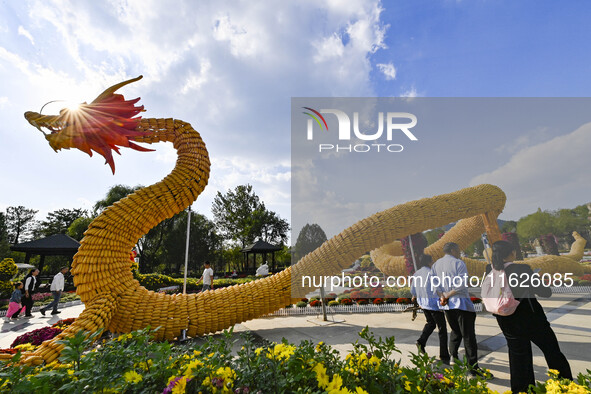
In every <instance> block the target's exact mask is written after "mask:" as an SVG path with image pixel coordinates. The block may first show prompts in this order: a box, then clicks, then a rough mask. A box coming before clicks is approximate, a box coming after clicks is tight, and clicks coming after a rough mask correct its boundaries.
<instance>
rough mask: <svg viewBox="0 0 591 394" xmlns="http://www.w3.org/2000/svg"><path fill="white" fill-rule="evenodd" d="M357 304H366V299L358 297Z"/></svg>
mask: <svg viewBox="0 0 591 394" xmlns="http://www.w3.org/2000/svg"><path fill="white" fill-rule="evenodd" d="M357 305H367V300H366V299H365V298H360V299H358V300H357Z"/></svg>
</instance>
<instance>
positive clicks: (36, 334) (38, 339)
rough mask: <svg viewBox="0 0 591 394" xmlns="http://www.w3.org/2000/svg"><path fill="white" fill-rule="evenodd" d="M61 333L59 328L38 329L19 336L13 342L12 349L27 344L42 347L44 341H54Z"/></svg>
mask: <svg viewBox="0 0 591 394" xmlns="http://www.w3.org/2000/svg"><path fill="white" fill-rule="evenodd" d="M60 332H62V329H61V328H57V327H43V328H38V329H36V330H33V331H30V332H27V333H25V334H23V335H21V336H18V337H17V338H16V339H15V340H14V342H12V344H11V345H10V347H15V346H17V345H22V344H26V343H30V344H32V345H35V346H39V345H41V343H42V342H43V341H47V340H49V339H52V338H53V337H55V336H56V335H57V334H59V333H60Z"/></svg>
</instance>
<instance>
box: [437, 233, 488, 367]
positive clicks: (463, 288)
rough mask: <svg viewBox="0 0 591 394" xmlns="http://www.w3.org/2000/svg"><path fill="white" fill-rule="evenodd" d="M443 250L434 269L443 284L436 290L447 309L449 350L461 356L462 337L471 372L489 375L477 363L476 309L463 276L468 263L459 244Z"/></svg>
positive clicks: (448, 245)
mask: <svg viewBox="0 0 591 394" xmlns="http://www.w3.org/2000/svg"><path fill="white" fill-rule="evenodd" d="M443 252H444V253H445V256H443V257H442V258H440V259H439V260H437V261H436V262H435V264H433V267H432V271H433V275H434V276H437V277H439V285H440V286H439V287H438V289H437V291H438V294H439V295H440V304H441V309H444V310H445V317H446V318H447V322H448V323H449V327H450V328H451V334H450V336H449V353H450V354H451V356H452V357H453V358H454V360H458V359H459V358H458V351H459V349H460V344H461V343H462V339H463V340H464V349H465V350H466V357H467V359H468V365H469V367H470V373H471V374H472V376H476V375H478V376H482V377H490V373H486V372H484V370H482V369H480V367H479V366H478V343H477V341H476V331H475V323H476V311H475V309H474V304H473V303H472V300H470V294H469V293H468V288H467V283H465V280H464V278H467V277H468V269H467V268H466V263H464V262H463V261H462V260H461V259H460V246H459V245H458V244H456V243H454V242H448V243H446V244H445V245H444V246H443ZM454 278H455V279H456V280H454ZM457 278H462V280H458V279H457ZM454 282H455V283H454Z"/></svg>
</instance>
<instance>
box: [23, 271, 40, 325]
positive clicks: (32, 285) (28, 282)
mask: <svg viewBox="0 0 591 394" xmlns="http://www.w3.org/2000/svg"><path fill="white" fill-rule="evenodd" d="M37 275H39V270H38V269H37V268H31V271H29V273H28V274H27V276H26V277H25V296H24V297H23V304H24V306H25V317H32V316H33V315H31V309H33V294H34V293H35V290H36V288H37Z"/></svg>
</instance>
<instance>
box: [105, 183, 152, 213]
mask: <svg viewBox="0 0 591 394" xmlns="http://www.w3.org/2000/svg"><path fill="white" fill-rule="evenodd" d="M142 187H143V186H140V185H138V186H133V187H132V186H126V185H115V186H112V187H111V188H110V189H109V191H108V192H107V195H106V196H105V198H103V199H102V200H99V201H97V202H96V204H94V214H95V215H97V214H99V213H100V212H102V211H103V210H104V209H105V208H107V207H109V206H111V205H113V204H114V203H116V202H117V201H119V200H121V199H122V198H123V197H127V195H128V194H131V193H133V192H135V191H136V190H139V189H141V188H142Z"/></svg>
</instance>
